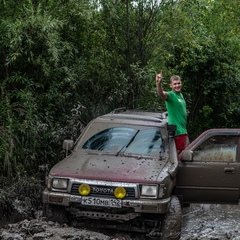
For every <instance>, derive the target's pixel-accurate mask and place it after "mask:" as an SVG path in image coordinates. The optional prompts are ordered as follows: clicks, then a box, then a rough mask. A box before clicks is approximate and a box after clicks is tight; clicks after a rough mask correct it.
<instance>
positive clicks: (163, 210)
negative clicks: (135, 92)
mask: <svg viewBox="0 0 240 240" xmlns="http://www.w3.org/2000/svg"><path fill="white" fill-rule="evenodd" d="M174 130H175V126H169V125H168V124H167V114H166V113H156V112H144V111H125V110H117V111H113V112H111V113H109V114H106V115H103V116H100V117H98V118H96V119H94V120H92V121H91V122H90V123H89V124H88V125H87V126H86V128H85V130H84V131H83V132H82V134H81V135H80V137H79V138H78V140H77V141H76V143H73V141H72V140H65V141H64V144H63V146H64V149H66V150H67V152H69V151H70V150H71V154H69V155H68V156H67V157H66V158H65V159H63V160H62V161H60V162H59V163H57V164H56V165H55V166H54V167H53V168H52V169H51V171H50V173H49V175H48V177H47V180H46V189H45V190H44V192H43V203H44V216H45V217H46V218H47V219H48V220H52V221H57V222H60V223H63V222H67V221H69V220H70V219H72V218H75V219H77V221H78V222H83V221H86V222H87V223H88V224H90V225H91V224H92V225H93V226H99V225H103V226H104V227H109V228H112V229H119V230H126V231H138V232H142V233H146V235H147V236H149V237H154V238H157V239H180V235H181V222H182V213H181V204H180V202H181V203H184V202H186V203H191V202H209V203H210V202H219V203H223V202H225V203H229V202H232V203H237V202H238V199H239V178H240V176H239V174H240V163H239V159H240V158H239V154H240V152H239V150H238V145H239V130H236V129H235V130H234V129H233V130H229V129H217V130H209V131H207V132H205V133H203V134H202V135H201V136H200V137H199V138H197V139H196V140H195V141H193V142H192V143H191V144H190V145H189V146H188V147H187V149H186V150H185V151H184V152H183V153H182V154H180V155H179V156H177V151H176V147H175V142H174V138H173V135H174ZM179 161H180V162H179Z"/></svg>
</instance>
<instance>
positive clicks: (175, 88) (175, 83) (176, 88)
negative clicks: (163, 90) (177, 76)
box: [170, 80, 182, 93]
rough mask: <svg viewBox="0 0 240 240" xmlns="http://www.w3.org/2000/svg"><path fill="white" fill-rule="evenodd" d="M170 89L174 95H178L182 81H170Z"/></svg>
mask: <svg viewBox="0 0 240 240" xmlns="http://www.w3.org/2000/svg"><path fill="white" fill-rule="evenodd" d="M170 88H171V89H172V91H173V92H175V93H180V92H181V89H182V81H181V80H172V81H171V83H170Z"/></svg>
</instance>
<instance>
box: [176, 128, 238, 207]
mask: <svg viewBox="0 0 240 240" xmlns="http://www.w3.org/2000/svg"><path fill="white" fill-rule="evenodd" d="M180 160H181V162H180V164H179V170H178V174H177V181H176V189H175V194H176V195H181V196H182V198H183V201H184V202H188V203H191V202H192V203H194V202H195V203H238V201H239V194H240V193H239V190H240V158H239V130H218V131H217V130H216V129H215V130H212V131H210V130H209V131H206V132H205V133H204V134H202V135H201V136H200V137H199V138H197V139H196V140H195V141H194V142H193V143H192V144H190V145H189V146H188V147H187V148H186V150H184V152H183V153H182V154H181V155H180Z"/></svg>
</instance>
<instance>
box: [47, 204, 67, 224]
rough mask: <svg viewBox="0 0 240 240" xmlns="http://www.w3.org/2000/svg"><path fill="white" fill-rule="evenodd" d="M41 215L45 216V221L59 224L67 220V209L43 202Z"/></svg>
mask: <svg viewBox="0 0 240 240" xmlns="http://www.w3.org/2000/svg"><path fill="white" fill-rule="evenodd" d="M43 217H45V218H46V220H47V221H52V222H57V223H59V224H63V223H67V222H68V218H67V211H66V210H65V209H64V208H63V207H61V206H55V205H50V204H44V205H43Z"/></svg>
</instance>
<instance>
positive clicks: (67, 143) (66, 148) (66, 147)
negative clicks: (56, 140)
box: [62, 139, 74, 151]
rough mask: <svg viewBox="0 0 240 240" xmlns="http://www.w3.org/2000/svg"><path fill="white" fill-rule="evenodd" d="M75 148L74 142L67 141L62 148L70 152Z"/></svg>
mask: <svg viewBox="0 0 240 240" xmlns="http://www.w3.org/2000/svg"><path fill="white" fill-rule="evenodd" d="M73 146H74V142H73V140H70V139H65V140H64V141H63V145H62V148H63V149H64V150H66V151H69V150H71V149H72V148H73Z"/></svg>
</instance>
